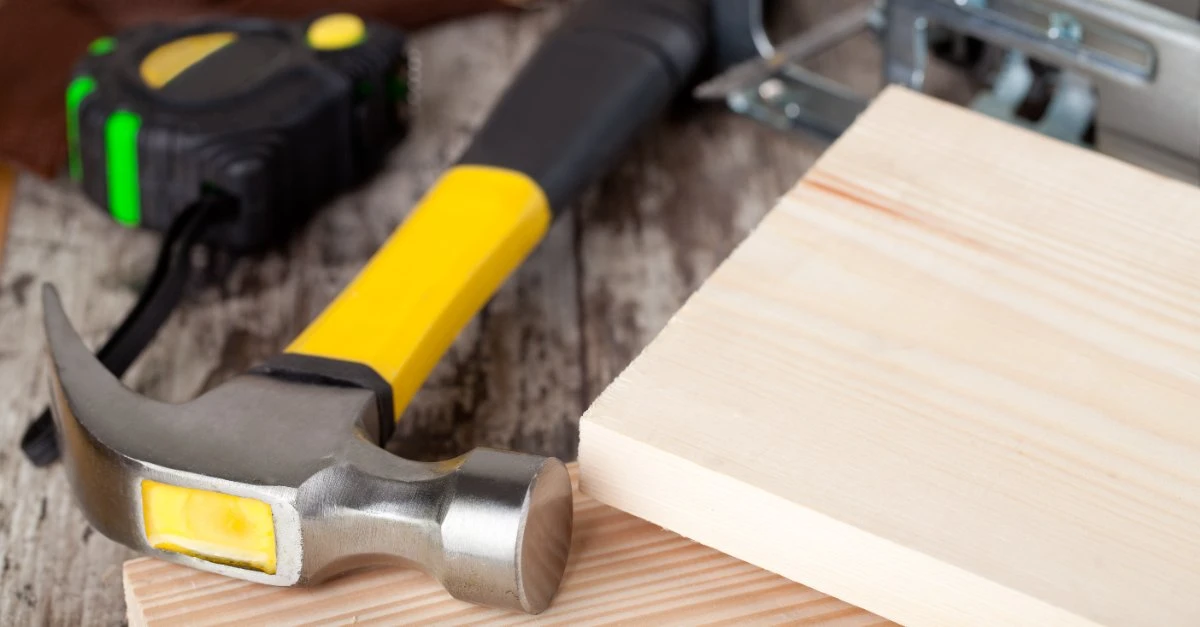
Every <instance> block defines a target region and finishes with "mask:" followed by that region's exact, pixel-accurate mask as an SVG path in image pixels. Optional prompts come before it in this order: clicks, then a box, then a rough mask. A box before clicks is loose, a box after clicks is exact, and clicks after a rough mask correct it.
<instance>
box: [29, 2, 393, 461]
mask: <svg viewBox="0 0 1200 627" xmlns="http://www.w3.org/2000/svg"><path fill="white" fill-rule="evenodd" d="M410 74H411V72H410V59H409V55H408V54H407V52H406V48H405V41H404V36H403V35H402V34H401V33H400V32H399V31H396V30H395V29H392V28H390V27H388V26H385V25H381V24H376V23H369V22H365V21H363V20H362V19H360V18H359V17H357V16H354V15H350V14H333V15H326V16H322V17H319V18H316V19H313V20H307V21H302V22H276V21H270V20H261V19H247V18H241V19H220V20H206V21H199V22H194V23H189V24H184V25H151V26H147V27H143V28H137V29H134V30H132V31H129V32H126V33H122V34H120V35H118V36H116V37H105V38H102V39H98V40H96V41H95V42H93V43H92V45H91V47H90V48H89V51H88V55H87V56H86V57H84V59H83V60H82V61H81V62H80V63H79V64H78V66H77V67H76V69H75V73H74V78H73V79H72V80H71V82H70V85H69V86H68V88H67V93H66V100H67V134H68V147H69V153H70V163H69V165H70V174H71V177H72V178H73V179H75V180H76V181H78V182H80V184H81V186H82V187H83V191H84V193H85V194H87V196H88V197H89V198H90V199H91V200H92V201H93V202H94V203H95V204H96V206H97V207H99V208H101V209H103V210H105V211H107V212H108V213H109V214H110V215H111V216H112V217H113V219H115V220H116V221H117V222H119V223H121V224H125V225H127V226H144V227H147V228H151V229H155V230H161V231H165V232H166V236H165V237H164V240H163V244H162V248H161V252H160V254H159V258H158V261H157V263H156V265H155V270H154V273H153V275H152V276H151V278H150V280H149V281H148V283H147V285H146V287H145V288H144V289H143V290H142V294H141V296H140V298H139V300H138V302H137V304H136V305H135V306H134V307H133V308H132V309H131V310H130V312H129V314H128V315H127V316H126V319H125V321H124V322H123V323H122V324H121V325H120V326H119V327H118V328H117V330H116V331H115V332H114V333H113V334H112V336H111V337H110V338H109V340H108V341H107V342H106V343H105V344H104V346H103V347H102V348H101V349H100V351H99V353H98V356H99V358H100V361H101V362H102V363H103V364H104V365H105V366H106V367H107V368H108V369H109V371H110V372H112V373H114V374H116V375H117V376H120V375H121V374H123V373H124V372H125V370H126V369H127V368H129V366H130V365H131V364H132V363H133V361H134V359H135V358H136V357H137V356H138V354H140V353H141V351H142V350H143V349H144V348H145V346H146V345H147V344H148V343H149V342H150V340H151V339H153V337H154V335H155V333H156V332H157V331H158V329H159V328H160V327H161V326H162V324H163V323H164V322H165V321H166V319H167V317H168V315H169V314H170V312H171V310H172V309H173V308H174V307H175V306H176V305H177V304H178V302H179V300H180V299H181V298H182V296H183V293H184V287H185V285H186V283H187V281H188V277H189V275H190V272H191V270H192V264H191V259H190V254H191V251H192V248H193V247H194V245H195V244H196V243H197V242H200V241H202V240H203V241H207V242H209V243H212V244H215V245H217V246H220V247H222V248H224V249H226V250H230V251H233V252H235V253H245V252H256V251H261V250H263V249H265V248H267V247H268V246H271V245H274V244H277V243H279V242H280V241H282V240H283V239H284V238H286V237H287V236H288V235H289V234H290V233H292V232H293V231H294V230H295V229H296V228H298V227H299V226H300V225H301V224H303V223H304V222H305V220H307V219H308V217H309V216H310V215H312V213H313V212H314V211H315V210H316V209H317V208H318V207H319V206H321V205H322V204H324V203H325V202H328V201H329V200H331V199H332V198H333V197H334V196H336V195H337V194H338V193H341V192H343V191H345V190H346V189H348V188H350V187H352V186H354V185H356V184H358V183H361V182H362V181H364V180H365V179H366V178H367V177H368V176H370V175H371V174H372V173H374V172H375V171H376V170H378V168H379V165H380V164H381V163H382V159H383V157H384V156H385V155H386V154H387V151H388V150H389V149H390V148H391V147H392V146H394V145H395V144H396V143H397V142H398V141H399V140H400V139H401V138H402V137H403V136H404V135H405V133H406V132H407V129H408V125H409V121H410V108H411V107H410V98H409V88H410ZM21 448H22V450H23V451H24V452H25V454H26V456H27V457H28V458H29V459H30V460H31V461H32V462H33V463H34V464H35V465H38V466H44V465H47V464H49V463H51V462H53V461H55V460H56V459H58V456H59V449H58V443H57V440H56V439H55V433H54V425H53V422H52V420H51V418H50V412H49V409H47V410H46V411H44V412H43V413H42V414H41V416H39V417H38V418H37V419H36V420H35V421H34V422H33V424H31V425H30V426H29V428H28V429H27V431H26V433H25V436H24V437H23V438H22V440H21Z"/></svg>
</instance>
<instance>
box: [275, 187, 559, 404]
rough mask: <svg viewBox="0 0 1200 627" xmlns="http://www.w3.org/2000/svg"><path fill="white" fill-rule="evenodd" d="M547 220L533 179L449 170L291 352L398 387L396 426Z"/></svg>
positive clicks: (539, 235) (535, 240) (542, 196)
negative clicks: (355, 368)
mask: <svg viewBox="0 0 1200 627" xmlns="http://www.w3.org/2000/svg"><path fill="white" fill-rule="evenodd" d="M550 217H551V214H550V205H549V203H548V202H547V200H546V195H545V194H544V193H543V192H542V189H541V188H540V187H539V186H538V184H537V183H535V182H534V181H533V179H531V178H529V177H528V176H526V175H524V174H522V173H520V172H516V171H513V170H506V169H503V168H492V167H482V166H456V167H454V168H452V169H451V170H449V171H447V172H446V173H445V174H443V175H442V177H441V179H439V180H438V182H437V183H436V184H435V185H434V186H433V189H431V190H430V191H429V193H427V194H426V195H425V197H424V198H423V199H422V200H421V202H420V203H419V204H418V205H417V207H416V209H415V210H413V212H412V213H411V214H410V215H409V216H408V219H407V220H405V222H404V223H403V224H401V225H400V227H399V228H398V229H396V232H395V233H393V234H392V235H391V237H390V238H388V240H387V242H386V243H385V244H384V245H383V248H381V249H380V250H379V252H377V253H376V254H375V256H374V257H373V258H372V259H371V261H370V262H369V263H368V264H367V266H366V267H365V268H363V270H362V271H361V272H360V273H359V274H358V276H357V277H355V279H354V280H353V281H352V282H351V283H350V285H348V286H347V287H346V289H344V290H343V291H342V293H341V294H340V295H339V296H338V297H337V299H335V300H334V301H333V303H332V304H330V305H329V306H328V307H327V308H326V309H325V311H324V312H322V313H321V315H320V316H318V317H317V319H316V320H315V321H314V322H313V323H312V324H311V325H309V327H308V328H307V329H305V330H304V332H303V333H301V334H300V336H299V337H297V338H296V340H295V341H294V342H292V344H291V346H289V347H288V348H287V352H289V353H299V354H304V355H312V356H317V357H329V358H333V359H341V360H345V361H353V362H358V363H361V364H365V365H367V366H370V367H371V368H372V369H374V370H375V372H377V373H379V375H380V376H381V377H383V378H384V380H386V381H387V382H388V383H390V384H391V386H392V395H393V396H392V398H393V400H394V401H395V407H396V413H395V415H396V417H397V419H399V417H400V415H401V414H402V413H403V411H404V408H405V407H406V406H407V405H408V402H409V401H410V400H411V399H412V397H413V394H415V393H416V391H417V389H419V388H420V387H421V384H422V383H423V382H424V381H425V378H426V377H427V376H429V372H430V371H431V370H433V367H434V366H435V365H436V364H437V362H438V360H439V359H440V358H441V356H442V354H443V353H445V352H446V349H447V348H449V347H450V344H451V342H453V341H454V338H455V337H457V336H458V333H459V331H461V330H462V328H463V326H465V325H466V324H467V322H468V321H470V320H471V318H472V317H474V315H475V313H476V312H478V311H479V309H480V308H481V307H483V305H484V303H486V302H487V301H488V299H489V298H491V296H492V294H493V293H495V291H496V289H497V288H499V287H500V284H501V283H503V282H504V280H505V279H506V278H507V277H508V275H509V274H510V273H511V272H512V271H513V270H514V269H516V268H517V266H519V265H520V264H521V262H522V261H523V260H524V259H525V257H526V256H527V255H528V254H529V252H530V251H531V250H533V248H534V246H536V245H537V243H538V242H539V241H541V239H542V236H543V235H545V233H546V229H547V228H548V227H549V225H550Z"/></svg>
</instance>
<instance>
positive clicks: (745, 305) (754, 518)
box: [579, 88, 1200, 626]
mask: <svg viewBox="0 0 1200 627" xmlns="http://www.w3.org/2000/svg"><path fill="white" fill-rule="evenodd" d="M1197 267H1200V190H1198V189H1197V188H1195V187H1192V186H1189V185H1186V184H1183V183H1179V182H1175V181H1172V180H1168V179H1166V178H1164V177H1161V176H1158V175H1155V174H1152V173H1148V172H1146V171H1143V170H1139V169H1136V168H1134V167H1132V166H1129V165H1126V164H1123V163H1120V162H1117V161H1115V160H1112V159H1109V158H1106V157H1103V156H1100V155H1097V154H1094V153H1089V152H1086V151H1084V150H1081V149H1078V148H1075V147H1071V146H1068V145H1065V144H1061V143H1058V142H1054V141H1052V140H1049V139H1046V138H1043V137H1040V136H1036V135H1034V134H1032V133H1028V132H1025V131H1021V130H1017V129H1014V128H1011V127H1007V126H1005V125H1003V124H1001V123H999V122H995V121H992V120H989V119H985V118H983V117H981V116H978V115H975V114H973V113H971V112H969V111H966V110H963V109H959V108H955V107H953V106H951V105H947V104H944V103H939V102H935V101H933V100H931V99H929V98H927V97H925V96H921V95H917V94H914V93H911V92H907V91H904V90H900V89H898V88H893V89H889V90H888V91H887V92H885V93H884V94H883V95H882V96H881V97H880V98H878V99H877V100H876V102H875V103H874V104H873V105H872V107H871V108H870V110H869V111H868V112H867V113H866V114H864V116H863V117H862V118H861V119H860V120H859V121H858V122H857V123H856V125H855V126H854V128H853V129H852V130H851V131H850V132H849V133H848V134H847V135H845V136H844V137H843V138H842V139H841V140H840V141H839V142H838V143H837V144H836V145H835V146H834V147H832V148H831V149H830V150H829V151H828V152H827V153H826V154H825V155H824V156H823V157H822V158H821V159H820V160H819V161H818V162H817V163H816V164H815V165H814V166H813V168H812V169H811V170H810V171H809V173H808V174H807V175H806V176H805V178H804V179H803V180H802V181H801V182H800V184H799V185H798V186H797V187H795V189H794V190H793V191H792V192H790V193H789V194H788V195H787V196H786V197H785V198H784V199H783V200H782V201H781V202H780V203H779V205H778V206H777V207H776V208H775V209H774V210H773V211H772V212H771V213H770V214H768V216H767V217H766V218H765V219H764V220H763V222H762V223H761V224H760V225H759V226H758V227H757V229H756V230H755V231H754V232H753V233H752V234H751V236H750V237H749V238H748V239H747V240H746V241H745V242H744V243H743V244H741V245H740V246H739V247H738V248H737V249H736V250H735V252H734V253H733V254H732V256H731V257H730V258H729V259H728V260H727V261H726V262H724V263H723V264H722V265H721V266H720V267H719V268H718V269H717V271H716V272H715V273H714V274H713V276H712V277H711V278H710V279H709V280H708V281H707V282H706V283H705V284H704V285H703V287H702V288H701V289H700V290H699V291H698V292H697V293H696V294H694V295H693V296H692V297H691V298H690V299H689V301H688V302H687V303H686V305H685V306H684V307H683V308H682V310H680V311H679V312H678V313H677V314H676V315H675V316H674V317H673V318H672V319H671V321H670V322H668V323H667V325H666V328H665V330H664V331H663V332H662V333H661V334H660V335H659V336H658V337H657V338H656V339H655V340H654V341H653V342H652V343H651V344H650V346H649V347H648V348H647V349H646V350H645V351H643V352H642V354H641V355H640V356H639V357H637V358H636V359H635V360H634V361H633V363H632V364H631V365H630V366H629V367H628V368H627V369H626V370H625V371H624V372H623V373H622V374H621V375H620V376H619V377H618V378H617V380H616V382H615V383H614V384H613V385H612V386H610V387H609V388H608V389H607V390H606V391H605V392H603V393H602V394H601V395H600V397H599V399H598V400H597V401H596V402H595V403H594V404H593V405H592V407H591V408H590V409H589V410H588V411H587V412H586V413H585V415H584V417H583V419H582V420H581V442H580V455H579V459H580V466H581V468H582V473H583V485H582V487H583V490H584V491H585V492H587V493H588V494H590V495H591V496H593V497H595V498H596V499H598V500H600V501H602V502H604V503H607V504H609V505H612V506H614V507H617V508H619V509H622V510H625V511H627V512H630V513H632V514H634V515H636V516H639V517H642V518H645V519H647V520H649V521H651V522H653V523H656V524H659V525H662V526H663V527H665V528H667V529H670V530H672V531H675V532H677V533H680V534H682V535H684V536H686V537H689V538H692V539H695V540H697V541H699V542H701V543H704V544H706V545H709V546H712V547H714V548H717V549H719V550H721V551H724V552H726V553H729V554H731V555H733V556H735V557H739V558H741V559H744V560H746V561H748V562H750V563H753V564H756V565H758V566H761V567H764V568H766V569H768V570H771V571H773V572H776V573H780V574H782V575H784V576H786V577H788V578H790V579H793V580H795V581H797V582H800V583H804V584H806V585H809V586H812V587H813V588H815V589H818V590H821V591H823V592H826V593H829V594H832V595H834V596H837V597H838V598H842V599H845V600H847V601H849V602H851V603H853V604H855V605H858V606H860V607H863V608H866V609H868V610H871V611H873V612H875V613H877V614H879V615H881V616H884V617H887V618H889V619H892V620H895V621H897V622H900V623H903V624H910V625H1114V626H1127V625H1198V624H1200V595H1197V594H1196V591H1197V590H1200V420H1198V417H1200V289H1198V288H1200V279H1197V276H1198V275H1197V273H1196V268H1197Z"/></svg>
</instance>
